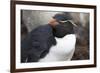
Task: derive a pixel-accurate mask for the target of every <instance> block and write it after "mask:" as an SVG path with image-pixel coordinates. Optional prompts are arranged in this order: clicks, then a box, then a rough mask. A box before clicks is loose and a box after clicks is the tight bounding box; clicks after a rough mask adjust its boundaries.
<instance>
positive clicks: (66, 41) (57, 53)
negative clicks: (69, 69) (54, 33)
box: [39, 34, 76, 62]
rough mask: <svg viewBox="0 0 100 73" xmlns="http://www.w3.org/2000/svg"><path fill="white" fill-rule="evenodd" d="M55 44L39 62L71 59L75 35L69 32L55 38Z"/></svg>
mask: <svg viewBox="0 0 100 73" xmlns="http://www.w3.org/2000/svg"><path fill="white" fill-rule="evenodd" d="M55 39H56V41H57V44H56V45H55V46H52V47H51V48H50V51H49V53H48V54H47V55H46V56H45V57H44V58H42V59H40V60H39V62H51V61H67V60H71V58H72V56H73V54H74V51H75V43H76V36H75V34H69V35H66V36H64V37H63V38H55Z"/></svg>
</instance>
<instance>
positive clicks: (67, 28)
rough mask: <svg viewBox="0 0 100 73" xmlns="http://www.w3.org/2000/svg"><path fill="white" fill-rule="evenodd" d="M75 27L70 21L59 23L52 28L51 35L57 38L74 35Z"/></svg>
mask: <svg viewBox="0 0 100 73" xmlns="http://www.w3.org/2000/svg"><path fill="white" fill-rule="evenodd" d="M75 26H76V25H75V24H74V23H73V22H72V21H70V20H67V21H66V22H59V24H57V25H56V26H55V27H54V28H53V35H54V36H55V37H58V38H62V37H64V36H65V35H67V34H74V27H75Z"/></svg>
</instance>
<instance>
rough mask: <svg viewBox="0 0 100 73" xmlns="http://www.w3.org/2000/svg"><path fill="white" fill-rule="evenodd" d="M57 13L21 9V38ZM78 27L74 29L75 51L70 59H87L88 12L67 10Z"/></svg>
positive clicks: (44, 23)
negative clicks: (75, 38) (75, 36)
mask: <svg viewBox="0 0 100 73" xmlns="http://www.w3.org/2000/svg"><path fill="white" fill-rule="evenodd" d="M57 13H60V12H54V11H52V12H51V11H39V10H38V11H36V10H21V39H24V38H25V36H26V35H27V33H29V32H30V31H32V30H33V29H34V28H36V27H38V26H39V25H46V24H48V22H49V20H50V19H51V18H52V17H53V16H54V15H55V14H57ZM67 13H68V14H69V15H68V16H69V17H72V20H73V22H74V23H75V24H77V26H78V27H76V28H75V29H74V31H75V34H76V35H77V42H76V48H75V53H74V55H73V58H72V60H86V59H89V13H79V12H67Z"/></svg>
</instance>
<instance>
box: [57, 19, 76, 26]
mask: <svg viewBox="0 0 100 73" xmlns="http://www.w3.org/2000/svg"><path fill="white" fill-rule="evenodd" d="M59 22H60V23H66V22H70V23H72V24H73V25H74V26H75V27H77V25H76V24H75V23H74V22H73V21H72V20H66V21H59Z"/></svg>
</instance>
